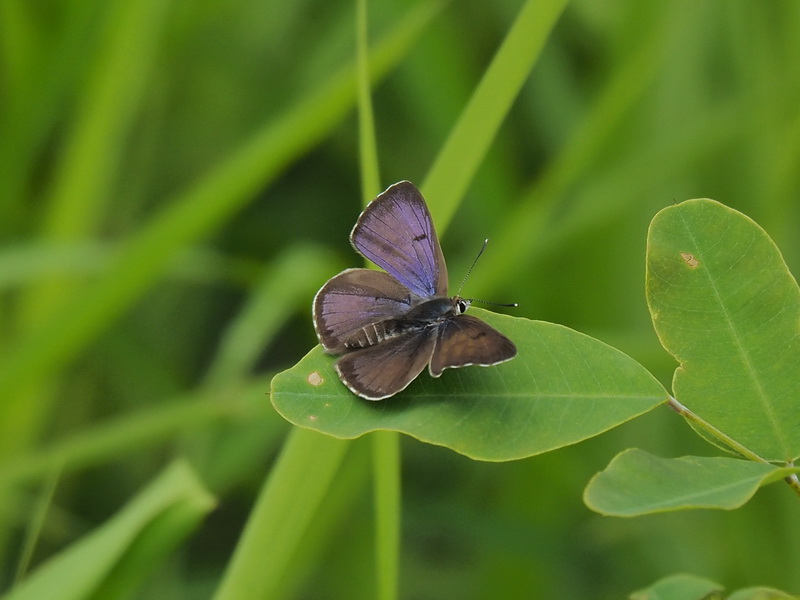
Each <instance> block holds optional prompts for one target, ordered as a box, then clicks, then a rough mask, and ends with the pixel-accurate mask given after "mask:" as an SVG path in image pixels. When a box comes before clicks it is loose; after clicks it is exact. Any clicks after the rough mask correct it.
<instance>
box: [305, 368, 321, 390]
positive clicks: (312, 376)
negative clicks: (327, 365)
mask: <svg viewBox="0 0 800 600" xmlns="http://www.w3.org/2000/svg"><path fill="white" fill-rule="evenodd" d="M306 381H308V383H310V384H311V385H313V386H314V387H316V386H319V385H322V384H323V383H324V382H325V380H324V379H323V378H322V375H320V374H319V372H317V371H311V373H309V374H308V377H306Z"/></svg>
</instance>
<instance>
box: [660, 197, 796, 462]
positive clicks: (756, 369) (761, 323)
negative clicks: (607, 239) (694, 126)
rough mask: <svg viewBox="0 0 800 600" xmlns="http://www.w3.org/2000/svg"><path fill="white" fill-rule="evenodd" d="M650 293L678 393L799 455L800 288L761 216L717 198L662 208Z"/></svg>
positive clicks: (781, 453) (738, 430)
mask: <svg viewBox="0 0 800 600" xmlns="http://www.w3.org/2000/svg"><path fill="white" fill-rule="evenodd" d="M647 246H648V247H647V301H648V305H649V307H650V314H651V316H652V319H653V324H654V326H655V329H656V332H657V334H658V337H659V339H660V340H661V343H662V344H663V346H664V347H665V348H666V349H667V350H668V351H669V352H670V353H671V354H672V355H673V356H674V357H675V358H676V359H677V360H678V361H679V362H680V365H681V366H680V368H678V369H677V370H676V372H675V377H674V382H673V391H674V394H675V397H676V398H677V399H678V400H679V401H680V402H681V403H683V404H684V405H686V406H687V407H689V408H690V409H691V410H692V411H694V412H695V413H696V414H698V415H699V416H700V417H702V418H703V419H704V420H706V421H708V422H709V423H711V424H712V425H713V426H715V427H716V428H718V429H719V430H721V431H722V432H723V433H725V434H727V435H728V436H730V437H731V438H733V439H734V440H736V441H737V442H738V443H740V444H742V445H743V446H745V447H747V448H748V449H750V450H752V451H753V452H755V453H757V454H758V455H760V456H761V457H762V458H764V459H765V460H770V461H785V462H791V461H792V460H794V459H796V458H797V457H798V456H799V455H800V410H798V409H797V401H798V398H800V288H798V286H797V282H796V281H795V280H794V278H793V277H792V275H791V273H790V272H789V270H788V268H787V267H786V264H785V263H784V261H783V257H782V256H781V254H780V252H779V251H778V248H777V247H776V246H775V244H774V243H773V242H772V240H771V239H770V238H769V236H768V235H767V234H766V233H765V232H764V230H763V229H761V228H760V227H759V226H758V225H757V224H756V223H754V222H753V221H752V220H750V219H749V218H748V217H746V216H745V215H743V214H741V213H739V212H736V211H735V210H732V209H730V208H727V207H726V206H723V205H722V204H719V203H718V202H714V201H713V200H689V201H687V202H682V203H681V204H678V205H676V206H671V207H669V208H666V209H664V210H662V211H661V212H659V213H658V214H657V215H656V216H655V218H654V219H653V222H652V223H651V225H650V231H649V234H648V244H647Z"/></svg>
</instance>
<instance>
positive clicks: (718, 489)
mask: <svg viewBox="0 0 800 600" xmlns="http://www.w3.org/2000/svg"><path fill="white" fill-rule="evenodd" d="M798 472H800V468H798V467H792V468H789V467H782V468H781V467H775V466H773V465H770V464H766V463H757V462H749V461H744V460H736V459H733V458H723V457H714V458H707V457H699V456H684V457H683V458H674V459H664V458H659V457H657V456H653V455H651V454H648V453H646V452H643V451H641V450H637V449H635V448H634V449H631V450H626V451H625V452H623V453H622V454H620V455H618V456H617V457H615V458H614V460H613V461H611V464H610V465H609V466H608V468H607V469H606V470H605V471H603V472H602V473H599V474H597V475H596V476H595V477H594V479H592V480H591V481H590V482H589V485H588V487H587V488H586V491H585V495H584V499H585V501H586V504H587V505H588V506H589V507H590V508H592V509H593V510H596V511H598V512H601V513H603V514H605V515H614V516H618V517H626V516H634V515H643V514H648V513H653V512H662V511H667V510H681V509H686V508H724V509H732V508H739V507H740V506H742V505H743V504H744V503H745V502H747V501H748V500H749V499H750V498H752V496H753V494H755V493H756V491H757V490H758V488H759V487H761V486H762V485H766V484H768V483H772V482H773V481H778V480H780V479H783V478H785V477H788V476H789V475H792V474H793V473H798Z"/></svg>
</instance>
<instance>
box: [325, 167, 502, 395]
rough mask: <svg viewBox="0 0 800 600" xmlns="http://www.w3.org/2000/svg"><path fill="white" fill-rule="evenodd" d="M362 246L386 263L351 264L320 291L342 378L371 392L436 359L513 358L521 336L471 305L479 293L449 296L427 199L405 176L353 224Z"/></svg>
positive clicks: (407, 378)
mask: <svg viewBox="0 0 800 600" xmlns="http://www.w3.org/2000/svg"><path fill="white" fill-rule="evenodd" d="M350 242H351V243H352V245H353V247H354V248H355V249H356V251H357V252H358V253H359V254H361V255H362V256H364V257H366V258H368V259H369V260H371V261H372V262H373V263H375V264H376V265H378V266H379V267H381V268H383V269H384V270H385V272H382V271H376V270H372V269H347V270H345V271H342V272H341V273H339V274H338V275H336V276H335V277H333V278H331V279H329V280H328V282H327V283H325V285H323V286H322V288H321V289H320V290H319V292H317V295H316V296H315V297H314V304H313V317H314V328H315V329H316V332H317V337H318V338H319V341H320V343H321V344H322V346H323V348H324V349H325V350H326V351H327V352H328V353H331V354H341V355H342V356H341V357H340V358H339V359H338V360H337V361H336V363H335V367H336V371H337V372H338V374H339V378H340V379H341V380H342V382H343V383H344V384H345V385H346V386H347V387H348V388H349V389H350V390H351V391H352V392H353V393H354V394H356V395H358V396H360V397H362V398H365V399H366V400H383V399H385V398H389V397H390V396H393V395H395V394H397V393H398V392H400V391H402V390H404V389H405V388H406V387H407V386H408V384H410V383H411V382H412V381H413V380H414V379H415V378H416V377H417V375H419V374H420V373H421V372H422V370H423V369H424V368H425V367H426V366H427V367H428V371H429V372H430V374H431V376H432V377H439V376H440V375H441V374H442V371H444V370H445V369H447V368H450V367H466V366H468V365H480V366H484V367H486V366H490V365H496V364H498V363H502V362H505V361H507V360H511V359H512V358H514V357H515V356H516V354H517V349H516V347H515V346H514V343H513V342H512V341H511V340H509V339H508V338H507V337H506V336H504V335H503V334H502V333H500V332H499V331H497V330H496V329H494V328H493V327H490V326H489V325H487V324H486V323H484V322H483V321H481V320H480V319H477V318H475V317H473V316H471V315H465V314H463V313H464V311H466V310H467V308H469V306H470V304H471V302H472V301H471V300H468V299H465V298H461V297H460V296H453V297H450V296H448V295H447V266H446V265H445V262H444V256H443V255H442V249H441V247H440V245H439V239H438V237H437V236H436V230H435V229H434V227H433V220H432V219H431V214H430V212H429V211H428V207H427V205H426V204H425V199H424V198H423V197H422V194H421V193H420V192H419V190H417V188H416V187H415V186H414V184H413V183H411V182H409V181H401V182H399V183H395V184H394V185H392V186H390V187H389V188H388V189H387V190H386V191H385V192H383V193H382V194H380V195H379V196H378V197H377V198H375V199H374V200H373V201H372V202H370V203H369V205H368V206H367V207H366V208H365V209H364V212H362V213H361V216H359V218H358V220H357V221H356V224H355V227H353V231H352V232H351V233H350Z"/></svg>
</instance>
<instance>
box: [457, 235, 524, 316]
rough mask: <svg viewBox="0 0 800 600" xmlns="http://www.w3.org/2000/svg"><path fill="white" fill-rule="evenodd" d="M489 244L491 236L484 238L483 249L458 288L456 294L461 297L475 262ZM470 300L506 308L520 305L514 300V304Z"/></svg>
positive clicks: (470, 300) (470, 299)
mask: <svg viewBox="0 0 800 600" xmlns="http://www.w3.org/2000/svg"><path fill="white" fill-rule="evenodd" d="M488 244H489V238H486V239H485V240H483V246H481V249H480V250H479V251H478V256H476V257H475V260H473V261H472V265H471V266H470V268H469V270H468V271H467V274H466V275H464V281H462V282H461V285H460V286H459V288H458V293H457V294H456V296H459V297H460V296H461V289H462V288H463V287H464V284H465V283H467V279H468V278H469V276H470V273H472V269H474V268H475V263H477V262H478V259H479V258H480V257H481V254H483V251H484V250H486V246H487V245H488ZM469 302H479V303H480V304H486V305H489V306H504V307H506V308H515V307H517V306H519V304H517V303H516V302H514V303H512V304H501V303H500V302H487V301H486V300H478V299H477V298H469Z"/></svg>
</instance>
